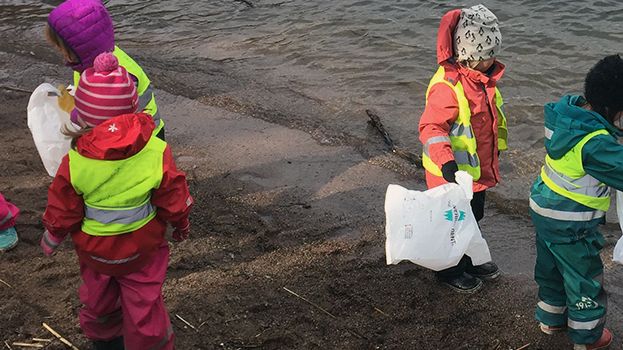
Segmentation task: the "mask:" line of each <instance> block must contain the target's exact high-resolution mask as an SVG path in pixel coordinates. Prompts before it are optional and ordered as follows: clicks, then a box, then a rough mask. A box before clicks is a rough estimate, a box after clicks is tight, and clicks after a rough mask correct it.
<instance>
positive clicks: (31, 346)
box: [13, 342, 43, 349]
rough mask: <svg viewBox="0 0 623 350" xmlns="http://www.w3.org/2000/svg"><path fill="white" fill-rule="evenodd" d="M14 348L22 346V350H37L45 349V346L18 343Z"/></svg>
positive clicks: (15, 343) (14, 344)
mask: <svg viewBox="0 0 623 350" xmlns="http://www.w3.org/2000/svg"><path fill="white" fill-rule="evenodd" d="M13 346H20V347H22V348H37V349H43V345H41V344H33V343H18V342H14V343H13Z"/></svg>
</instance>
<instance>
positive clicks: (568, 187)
mask: <svg viewBox="0 0 623 350" xmlns="http://www.w3.org/2000/svg"><path fill="white" fill-rule="evenodd" d="M597 135H609V133H608V131H607V130H606V129H601V130H597V131H594V132H592V133H590V134H588V135H586V136H584V137H583V138H582V140H580V142H578V144H576V145H575V146H574V147H573V148H572V149H571V150H569V151H568V152H567V153H565V155H564V156H563V157H562V158H560V159H552V158H551V157H550V156H549V155H546V156H545V165H544V166H543V167H542V168H541V179H543V182H544V183H545V185H547V187H549V188H550V189H551V190H552V191H554V192H556V193H558V194H559V195H561V196H564V197H567V198H569V199H571V200H574V201H576V202H578V203H580V204H583V205H585V206H587V207H589V208H593V209H596V210H601V211H604V212H605V211H608V208H609V207H610V187H608V186H607V185H605V184H604V183H602V182H601V181H599V180H597V179H595V178H594V177H592V176H591V175H589V174H587V173H586V172H585V171H584V166H583V165H582V148H584V145H585V144H586V143H587V142H588V141H589V140H590V139H592V138H593V137H595V136H597Z"/></svg>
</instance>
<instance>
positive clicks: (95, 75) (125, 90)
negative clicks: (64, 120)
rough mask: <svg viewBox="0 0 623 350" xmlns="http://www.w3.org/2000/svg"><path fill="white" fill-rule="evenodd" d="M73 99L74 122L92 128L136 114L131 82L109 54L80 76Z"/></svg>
mask: <svg viewBox="0 0 623 350" xmlns="http://www.w3.org/2000/svg"><path fill="white" fill-rule="evenodd" d="M74 97H75V102H76V108H75V110H74V112H75V119H76V120H75V121H77V122H78V124H82V126H91V127H93V126H96V125H99V124H101V123H102V122H104V121H106V120H108V119H110V118H112V117H116V116H118V115H121V114H128V113H134V112H136V107H137V100H138V95H137V92H136V86H135V85H134V81H133V80H132V78H131V77H130V75H129V74H128V71H127V70H125V68H123V67H120V66H119V61H118V60H117V58H116V57H115V56H113V54H112V53H110V52H104V53H102V54H100V55H99V56H97V57H96V58H95V61H94V62H93V67H92V68H88V69H86V70H85V71H84V72H83V73H82V75H81V76H80V83H79V84H78V88H77V89H76V95H75V96H74ZM72 117H73V116H72Z"/></svg>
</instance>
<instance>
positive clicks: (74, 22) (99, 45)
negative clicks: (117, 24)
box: [48, 0, 115, 73]
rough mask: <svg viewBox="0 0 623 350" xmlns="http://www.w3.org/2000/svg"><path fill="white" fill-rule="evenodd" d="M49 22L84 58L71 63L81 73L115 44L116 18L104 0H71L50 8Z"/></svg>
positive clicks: (74, 50) (112, 48)
mask: <svg viewBox="0 0 623 350" xmlns="http://www.w3.org/2000/svg"><path fill="white" fill-rule="evenodd" d="M48 24H49V26H50V28H52V30H54V32H56V34H58V35H59V36H60V37H61V39H63V41H64V42H65V44H67V46H69V47H70V48H71V49H72V50H73V52H74V53H75V54H76V55H77V56H78V58H79V59H80V62H79V63H77V64H69V66H70V67H71V68H72V69H73V70H76V71H78V72H80V73H82V72H83V71H84V70H85V69H87V68H89V67H91V66H93V61H94V60H95V57H97V56H98V55H99V54H100V53H102V52H106V51H108V52H112V51H113V50H114V48H115V32H114V28H113V24H112V19H111V18H110V14H109V13H108V10H106V7H104V5H103V4H102V2H101V1H100V0H67V1H65V2H63V3H61V4H60V5H58V7H56V8H55V9H54V10H52V12H50V14H49V15H48Z"/></svg>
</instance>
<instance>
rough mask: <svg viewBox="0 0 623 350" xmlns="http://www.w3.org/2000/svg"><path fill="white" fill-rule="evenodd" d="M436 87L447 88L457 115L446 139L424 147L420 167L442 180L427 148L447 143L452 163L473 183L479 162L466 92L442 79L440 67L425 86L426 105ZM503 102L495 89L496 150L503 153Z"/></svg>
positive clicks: (430, 141) (433, 139)
mask: <svg viewBox="0 0 623 350" xmlns="http://www.w3.org/2000/svg"><path fill="white" fill-rule="evenodd" d="M437 83H443V84H446V85H448V86H449V87H450V88H451V89H452V90H453V91H454V94H455V95H456V99H457V101H458V105H459V106H458V107H459V115H458V117H457V119H456V121H455V122H454V124H453V125H452V127H451V128H450V134H449V135H448V136H437V137H431V138H430V139H428V141H427V142H426V144H425V145H424V147H423V153H424V154H423V156H422V164H423V165H424V168H425V169H426V170H428V171H429V172H430V173H432V174H433V175H436V176H443V175H442V173H441V168H440V167H439V166H438V165H437V164H435V163H434V162H433V161H432V160H431V158H430V155H429V151H428V148H429V147H430V145H432V144H435V143H439V142H450V145H451V146H452V152H453V153H454V160H455V161H456V163H457V165H458V166H459V170H464V171H466V172H468V173H469V174H470V175H471V176H472V177H473V178H474V181H475V180H478V179H479V178H480V159H479V158H478V153H476V138H475V136H474V130H473V128H472V124H471V116H472V112H471V110H470V108H469V101H468V100H467V97H465V90H464V89H463V85H462V84H461V82H460V81H458V82H456V84H453V83H451V82H449V81H448V80H446V79H445V69H444V67H443V66H440V67H439V69H438V70H437V72H436V73H435V75H433V78H432V79H431V80H430V83H429V84H428V89H427V90H426V103H428V94H429V92H430V89H431V87H433V85H435V84H437ZM503 106H504V100H503V99H502V94H501V93H500V90H498V88H497V87H496V88H495V107H496V109H497V112H498V149H499V150H500V151H505V150H507V149H508V131H507V128H506V115H505V114H504V107H503Z"/></svg>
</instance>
